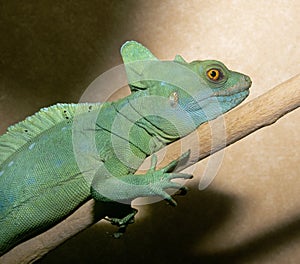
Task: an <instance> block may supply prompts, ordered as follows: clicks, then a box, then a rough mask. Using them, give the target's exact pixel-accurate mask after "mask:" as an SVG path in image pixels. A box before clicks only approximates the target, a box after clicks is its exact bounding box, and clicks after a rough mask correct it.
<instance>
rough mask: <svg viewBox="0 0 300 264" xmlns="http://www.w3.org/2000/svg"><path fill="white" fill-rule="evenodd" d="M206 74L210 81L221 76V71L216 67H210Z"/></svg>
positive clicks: (216, 79)
mask: <svg viewBox="0 0 300 264" xmlns="http://www.w3.org/2000/svg"><path fill="white" fill-rule="evenodd" d="M206 75H207V77H208V78H209V79H210V80H212V81H218V80H219V79H220V78H221V77H222V73H221V72H220V70H218V69H210V70H208V71H207V72H206Z"/></svg>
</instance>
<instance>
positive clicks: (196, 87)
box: [0, 41, 251, 255]
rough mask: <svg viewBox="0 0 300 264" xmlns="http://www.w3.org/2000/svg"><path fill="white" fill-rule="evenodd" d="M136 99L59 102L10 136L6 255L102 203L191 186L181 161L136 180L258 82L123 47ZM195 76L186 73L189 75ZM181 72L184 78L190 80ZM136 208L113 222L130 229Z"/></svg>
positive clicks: (2, 141)
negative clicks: (146, 165)
mask: <svg viewBox="0 0 300 264" xmlns="http://www.w3.org/2000/svg"><path fill="white" fill-rule="evenodd" d="M121 54H122V57H123V60H124V63H125V66H126V71H127V75H128V79H129V85H130V88H131V91H132V93H131V95H129V96H127V97H125V98H123V99H120V100H118V101H116V102H105V103H81V104H57V105H54V106H51V107H48V108H43V109H41V110H40V111H39V112H38V113H36V114H35V115H33V116H31V117H28V118H26V119H25V120H24V121H22V122H20V123H18V124H16V125H14V126H11V127H10V128H8V131H7V133H6V134H4V135H2V136H1V137H0V255H2V254H4V253H5V252H7V251H8V250H10V249H11V248H12V247H14V246H15V245H17V244H19V243H21V242H22V241H24V240H26V239H28V238H30V237H32V236H34V235H36V234H38V233H40V232H42V231H43V230H46V229H47V228H49V227H51V226H53V225H54V224H56V223H58V222H59V221H61V220H62V219H64V218H65V217H66V216H67V215H69V214H70V213H72V212H73V211H74V210H75V209H76V208H78V206H79V205H80V204H82V203H83V202H84V201H86V200H87V199H89V198H90V197H93V198H94V199H95V200H96V201H100V202H111V201H116V202H122V203H127V204H130V202H131V201H132V200H133V199H135V198H137V197H142V196H154V195H158V196H161V197H163V198H164V199H166V200H168V201H169V202H170V203H171V204H175V201H174V200H173V198H172V197H171V196H170V195H169V194H167V193H166V192H165V191H164V189H166V188H175V189H181V190H184V187H183V186H181V185H180V184H178V183H175V182H172V181H171V180H172V179H175V178H187V179H188V178H191V175H187V174H181V173H172V172H171V171H172V170H173V169H174V167H176V165H177V163H178V162H179V161H180V160H182V159H184V158H186V157H187V156H188V154H184V155H183V156H182V157H181V158H180V159H179V160H176V161H173V162H171V163H170V164H169V165H168V166H166V167H165V168H163V169H161V170H155V165H156V160H155V156H154V158H153V159H152V165H151V168H150V169H149V171H148V172H147V173H146V174H144V175H134V172H135V171H136V170H137V168H138V167H139V166H140V164H141V163H142V162H143V160H144V159H145V158H146V157H147V156H149V155H151V154H152V153H154V152H155V151H157V150H159V149H161V148H162V147H163V146H165V145H166V144H168V143H170V142H173V141H175V140H177V139H178V138H180V137H182V136H184V135H186V134H188V133H190V132H192V131H193V130H194V129H195V128H196V127H198V126H199V125H200V124H201V123H203V122H207V121H209V120H211V119H214V118H216V117H217V116H219V115H220V114H222V113H224V112H226V111H228V110H230V109H231V108H233V107H235V106H236V105H238V104H239V103H240V102H242V101H243V100H244V99H245V98H246V97H247V96H248V94H249V87H250V86H251V80H250V78H249V77H248V76H246V75H243V74H241V73H237V72H233V71H230V70H228V69H227V68H226V67H225V66H224V64H222V63H221V62H218V61H194V62H191V63H187V62H185V61H184V59H183V58H182V57H180V56H179V55H177V56H176V58H175V60H174V61H173V62H170V63H169V64H168V63H167V62H166V63H163V62H160V61H159V60H157V58H155V57H154V55H153V54H152V53H151V52H150V51H149V50H148V49H146V48H145V47H144V46H142V45H141V44H139V43H137V42H134V41H129V42H126V43H125V44H124V45H123V46H122V49H121ZM185 73H186V74H185ZM181 74H183V75H182V76H181ZM134 214H135V211H134V210H133V211H132V212H131V213H129V214H128V216H126V217H125V218H124V219H119V220H118V219H112V220H111V221H112V223H115V224H118V225H119V226H122V227H124V226H126V225H127V224H128V223H129V222H130V221H131V220H132V219H133V217H134Z"/></svg>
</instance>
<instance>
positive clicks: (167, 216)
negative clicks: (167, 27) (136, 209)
mask: <svg viewBox="0 0 300 264" xmlns="http://www.w3.org/2000/svg"><path fill="white" fill-rule="evenodd" d="M176 200H177V201H178V206H177V207H176V208H174V207H171V206H168V205H166V204H165V202H160V203H156V204H152V205H151V206H147V209H146V210H147V217H145V218H143V219H140V220H138V221H137V222H136V223H134V224H133V225H130V226H129V227H128V230H127V232H126V233H125V235H124V236H123V237H122V238H121V239H113V238H112V234H113V232H115V231H116V230H117V229H116V227H113V226H111V225H110V224H109V225H101V224H100V225H99V224H98V225H95V226H93V227H92V228H89V229H87V230H85V231H84V232H82V233H80V234H78V235H77V236H76V237H74V238H72V239H70V240H69V241H67V242H66V243H64V244H63V245H61V246H60V247H58V248H57V249H55V250H54V251H52V252H50V253H49V254H47V255H46V256H45V257H44V258H43V259H41V260H39V261H38V262H37V263H40V264H47V263H57V261H58V260H60V261H61V262H63V263H89V262H91V261H93V260H99V263H132V264H134V263H149V264H150V263H209V264H210V263H245V261H250V260H253V259H254V260H255V259H261V257H263V256H266V255H268V254H272V253H274V252H276V251H277V250H278V249H280V247H281V246H284V245H285V244H286V243H289V242H292V241H293V239H297V238H299V236H300V218H297V219H294V220H292V221H290V222H286V223H283V224H282V225H277V226H272V227H270V228H269V229H268V230H266V231H265V232H264V233H262V234H259V235H254V236H253V238H251V239H249V240H246V241H244V242H243V243H241V244H239V245H237V246H234V247H232V248H228V249H226V250H224V251H216V252H210V253H206V252H204V251H203V252H201V246H197V245H199V244H201V242H202V241H203V242H205V241H207V240H209V238H210V236H211V235H212V234H215V232H218V230H220V229H221V228H222V227H223V226H224V225H225V224H226V223H227V222H229V221H230V219H231V215H232V213H233V210H235V208H237V206H238V204H239V201H238V200H237V198H236V197H231V196H228V195H227V194H224V193H220V192H215V191H211V190H205V191H203V192H199V191H198V190H191V191H190V192H189V193H188V194H187V195H186V196H184V197H182V198H180V197H176ZM212 248H213V246H212ZM195 251H197V252H198V253H197V252H195Z"/></svg>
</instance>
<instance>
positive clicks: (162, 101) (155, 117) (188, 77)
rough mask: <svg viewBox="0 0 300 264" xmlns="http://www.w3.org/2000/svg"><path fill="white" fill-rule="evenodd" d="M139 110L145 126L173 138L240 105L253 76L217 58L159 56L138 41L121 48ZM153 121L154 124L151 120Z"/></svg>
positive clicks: (247, 91)
mask: <svg viewBox="0 0 300 264" xmlns="http://www.w3.org/2000/svg"><path fill="white" fill-rule="evenodd" d="M121 53H122V56H123V60H124V63H125V67H126V71H127V76H128V80H129V85H130V88H131V91H132V92H133V97H135V98H139V100H138V101H139V103H138V106H137V107H136V110H137V111H138V112H139V113H140V114H141V115H142V116H144V117H145V119H146V121H141V122H144V124H143V125H144V126H148V127H149V123H150V125H152V126H153V127H154V128H155V129H156V132H155V133H158V132H157V131H160V133H161V136H162V137H163V138H165V139H167V138H168V139H170V141H172V140H174V139H175V138H178V137H180V136H184V135H186V134H188V133H190V132H192V131H193V130H195V128H196V127H198V126H199V125H200V124H201V123H204V122H207V121H209V120H212V119H214V118H216V117H218V116H220V115H222V114H223V113H225V112H227V111H229V110H230V109H232V108H234V107H235V106H237V105H238V104H240V103H241V102H242V101H243V100H244V99H245V98H246V97H247V96H248V95H249V88H250V86H251V80H250V78H249V77H248V76H246V75H244V74H242V73H238V72H235V71H231V70H229V69H228V68H227V67H226V66H225V65H224V64H223V63H222V62H220V61H216V60H204V61H193V62H191V63H188V62H186V61H185V60H184V59H183V58H182V57H181V56H180V55H177V56H176V57H175V59H174V61H159V60H158V59H157V58H156V57H155V56H154V55H153V54H152V53H151V52H150V51H149V50H148V49H147V48H145V47H144V46H142V45H141V44H139V43H137V42H133V41H131V42H127V43H125V44H124V45H123V47H122V50H121ZM147 122H148V125H147Z"/></svg>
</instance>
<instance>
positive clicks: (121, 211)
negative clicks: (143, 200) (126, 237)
mask: <svg viewBox="0 0 300 264" xmlns="http://www.w3.org/2000/svg"><path fill="white" fill-rule="evenodd" d="M137 212H138V210H137V209H135V208H132V207H131V206H130V204H123V203H118V202H113V201H111V202H102V201H96V203H95V208H94V217H96V218H97V219H98V220H100V219H105V220H107V221H109V222H110V223H111V224H112V225H115V226H117V227H118V228H119V229H118V231H117V232H115V233H114V234H113V236H114V238H120V237H121V236H122V235H123V234H124V233H125V231H126V228H127V226H128V225H129V224H133V223H134V217H135V215H136V214H137Z"/></svg>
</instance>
